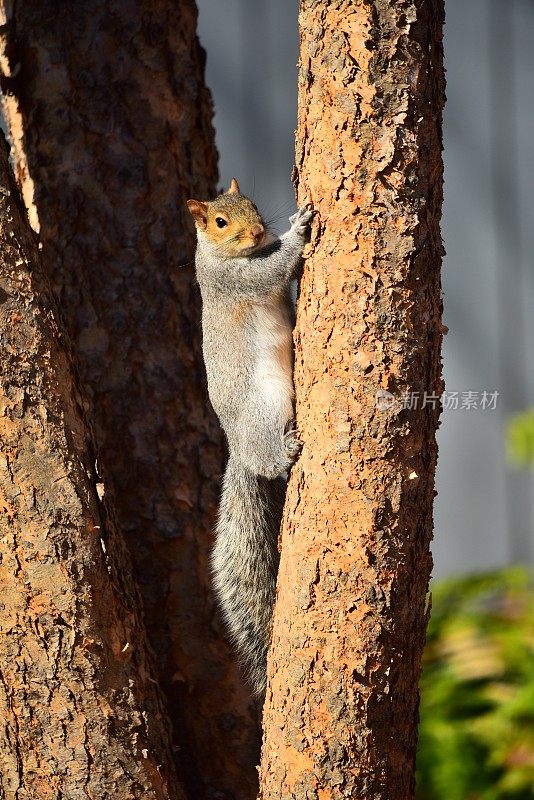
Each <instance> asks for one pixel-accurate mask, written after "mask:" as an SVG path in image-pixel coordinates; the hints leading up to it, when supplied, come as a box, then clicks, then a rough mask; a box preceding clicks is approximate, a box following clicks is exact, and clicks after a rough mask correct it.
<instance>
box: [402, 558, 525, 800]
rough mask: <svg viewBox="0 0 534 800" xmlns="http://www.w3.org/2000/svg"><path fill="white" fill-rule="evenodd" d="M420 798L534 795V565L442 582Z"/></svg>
mask: <svg viewBox="0 0 534 800" xmlns="http://www.w3.org/2000/svg"><path fill="white" fill-rule="evenodd" d="M432 606H433V611H432V617H431V621H430V625H429V631H428V637H427V647H426V651H425V659H424V669H423V676H422V680H421V727H420V738H419V752H418V759H417V769H418V795H417V796H418V799H419V800H534V588H533V585H532V582H531V580H530V577H529V575H528V573H527V572H526V570H523V569H521V568H510V569H506V570H503V571H501V572H496V573H492V574H490V575H481V576H474V577H473V576H470V577H466V578H461V579H456V580H449V581H443V582H440V583H439V584H437V585H436V586H435V587H434V588H433V599H432Z"/></svg>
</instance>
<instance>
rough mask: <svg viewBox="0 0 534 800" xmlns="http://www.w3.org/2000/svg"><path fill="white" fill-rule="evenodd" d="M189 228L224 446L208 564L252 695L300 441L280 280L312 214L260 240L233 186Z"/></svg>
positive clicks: (288, 312)
mask: <svg viewBox="0 0 534 800" xmlns="http://www.w3.org/2000/svg"><path fill="white" fill-rule="evenodd" d="M187 206H188V208H189V211H190V213H191V215H192V216H193V219H194V221H195V226H196V231H197V250H196V256H195V265H196V275H197V280H198V283H199V285H200V291H201V295H202V350H203V355H204V362H205V365H206V372H207V377H208V394H209V397H210V401H211V404H212V405H213V408H214V409H215V412H216V414H217V416H218V417H219V421H220V423H221V426H222V428H223V430H224V432H225V434H226V438H227V440H228V450H229V459H228V465H227V468H226V471H225V474H224V479H223V488H222V496H221V503H220V508H219V515H218V521H217V527H216V543H215V547H214V549H213V553H212V558H211V563H212V571H213V580H214V585H215V590H216V593H217V596H218V599H219V603H220V605H221V608H222V611H223V614H224V617H225V619H226V623H227V625H228V628H229V630H230V633H231V636H232V638H233V640H234V642H235V644H236V646H237V649H238V651H239V653H240V655H241V657H242V659H243V661H244V665H245V667H246V669H247V673H248V677H249V679H250V681H251V683H252V685H253V687H254V688H255V690H256V692H257V694H258V695H259V696H261V695H262V694H263V693H264V691H265V685H266V659H267V649H268V647H269V637H270V625H271V615H272V608H273V604H274V598H275V588H276V575H277V572H278V561H279V554H278V534H279V530H280V522H281V517H282V509H283V505H284V496H285V490H286V482H285V473H286V471H287V470H288V469H289V467H290V466H291V464H292V463H293V462H294V460H295V458H296V457H297V455H298V453H299V451H300V448H301V443H300V442H299V440H298V439H297V437H296V433H295V430H294V427H293V397H294V392H293V378H292V371H293V358H292V334H291V331H292V324H291V323H292V319H291V318H292V309H291V301H290V296H289V288H290V283H291V279H292V277H293V275H294V272H295V269H296V267H297V265H298V263H299V260H300V256H301V254H302V251H303V248H304V244H305V240H306V232H307V227H308V223H309V221H310V220H311V218H312V216H313V213H314V212H313V211H310V210H308V209H307V208H299V210H298V211H297V213H296V214H294V215H293V216H292V217H291V218H290V220H289V221H290V223H291V228H290V229H289V230H288V231H287V232H286V233H284V234H283V235H282V236H281V237H280V238H276V237H273V236H272V235H270V234H268V233H267V230H266V225H265V223H264V221H263V218H262V217H261V215H260V213H259V211H258V209H257V208H256V206H255V204H254V203H253V202H252V200H250V199H249V198H248V197H245V196H244V195H242V194H241V193H240V191H239V186H238V184H237V181H236V180H235V178H234V179H233V180H232V183H231V185H230V188H229V190H228V191H227V192H226V193H224V194H221V195H219V196H218V197H216V198H215V199H214V200H210V201H207V202H205V201H199V200H188V202H187Z"/></svg>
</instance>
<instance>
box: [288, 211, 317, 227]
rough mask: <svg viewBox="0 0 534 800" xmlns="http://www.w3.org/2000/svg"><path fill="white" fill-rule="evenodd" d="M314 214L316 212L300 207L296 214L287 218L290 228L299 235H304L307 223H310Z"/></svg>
mask: <svg viewBox="0 0 534 800" xmlns="http://www.w3.org/2000/svg"><path fill="white" fill-rule="evenodd" d="M316 213H317V212H316V211H314V210H313V209H310V208H308V207H307V206H301V208H299V209H298V211H297V213H296V214H293V216H291V217H289V222H290V224H291V227H292V228H293V229H296V230H297V231H298V232H299V233H306V228H307V226H308V223H309V222H311V220H312V219H313V217H314V215H315V214H316Z"/></svg>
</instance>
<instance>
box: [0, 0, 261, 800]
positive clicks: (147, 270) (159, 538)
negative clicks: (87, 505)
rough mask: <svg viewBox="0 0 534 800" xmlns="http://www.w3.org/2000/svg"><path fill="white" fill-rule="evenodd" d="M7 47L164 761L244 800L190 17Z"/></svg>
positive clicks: (183, 12) (129, 9)
mask: <svg viewBox="0 0 534 800" xmlns="http://www.w3.org/2000/svg"><path fill="white" fill-rule="evenodd" d="M1 5H2V6H3V7H4V9H6V8H8V6H10V5H11V4H8V3H2V4H1ZM2 42H3V49H4V56H3V59H2V68H3V73H4V75H3V88H4V92H5V95H6V104H5V105H6V112H7V118H8V122H9V126H10V131H11V134H12V137H13V140H14V142H15V144H16V148H17V149H16V165H17V168H18V176H19V179H20V181H21V184H22V186H23V188H24V190H25V197H26V199H27V202H28V203H29V205H30V211H31V212H32V214H33V216H34V218H35V220H36V224H38V225H39V226H40V236H41V241H42V245H43V258H44V262H45V267H46V269H47V271H48V272H49V274H50V276H51V278H52V282H53V288H54V292H55V294H56V297H57V298H58V301H59V304H60V306H61V311H62V314H63V315H64V317H65V321H66V324H67V327H68V330H69V332H70V334H71V336H72V339H73V342H74V347H75V354H76V359H77V363H78V364H79V368H80V374H81V379H82V383H83V386H84V388H85V390H86V393H87V396H88V398H89V403H88V406H87V414H88V415H89V416H90V417H91V419H93V420H94V422H95V426H96V430H97V435H98V443H99V452H100V455H101V461H102V465H103V467H104V468H105V469H106V471H107V474H108V476H109V477H108V480H109V481H110V483H111V484H112V485H113V487H114V490H115V496H116V502H117V514H118V519H119V521H120V524H121V526H122V527H123V529H124V530H125V532H126V535H127V538H128V544H129V546H130V549H131V551H132V554H133V556H134V560H135V565H136V573H137V576H138V580H139V583H140V586H141V589H142V592H143V596H144V604H145V609H146V619H147V628H148V632H149V636H150V639H151V642H152V645H153V647H154V650H155V652H156V654H157V658H158V665H159V674H160V676H161V679H162V686H163V688H164V690H165V693H166V695H167V698H168V701H169V707H170V712H171V716H172V721H173V725H174V743H175V749H176V756H177V759H178V761H179V763H180V768H181V770H182V771H183V774H184V776H185V780H186V782H187V787H188V791H189V794H190V796H191V797H194V798H195V800H200V798H202V797H205V796H208V795H209V796H210V797H211V796H215V795H216V794H217V793H219V794H220V796H221V797H222V796H225V797H226V796H227V795H231V796H235V797H236V798H239V800H246V799H247V798H251V797H253V796H254V794H255V792H256V789H257V775H256V772H255V769H254V764H255V763H257V758H258V752H259V741H258V735H257V727H256V721H255V718H254V709H253V708H252V707H251V701H250V695H249V691H248V688H247V687H246V685H245V684H244V680H243V676H242V674H241V671H240V669H239V667H238V665H237V663H236V658H235V654H234V653H233V651H232V650H231V648H230V647H229V646H228V644H227V640H226V634H225V631H224V630H223V626H222V623H221V622H220V620H219V618H218V616H217V614H216V611H215V607H214V601H213V594H212V586H211V577H210V575H209V567H208V553H209V549H210V547H211V544H212V529H213V524H214V517H215V510H216V507H217V502H218V494H219V478H220V475H221V471H222V457H221V439H220V434H219V428H218V425H217V422H216V421H215V420H214V418H213V416H212V414H211V412H210V410H209V405H208V401H207V396H206V392H205V388H204V387H205V383H204V378H203V368H202V360H201V353H200V325H199V298H198V292H197V288H196V285H195V282H194V276H193V265H192V258H193V251H194V234H193V230H192V225H191V223H190V221H189V218H188V213H187V209H186V208H185V200H186V199H187V198H188V197H202V198H207V197H210V196H213V194H214V192H215V181H216V178H217V168H216V151H215V148H214V144H213V130H212V126H211V116H212V107H211V98H210V95H209V93H208V91H207V90H206V88H205V85H204V79H203V59H204V55H203V52H202V51H201V49H200V47H199V45H198V41H197V39H196V8H195V4H194V2H193V0H181V2H179V3H173V2H167V0H165V1H164V0H141V2H139V1H138V0H121V2H114V1H113V0H80V2H75V3H66V2H57V1H56V0H25V2H16V3H15V4H13V10H12V11H11V13H10V14H9V15H7V24H6V26H5V27H4V28H3V30H2ZM32 196H33V200H31V198H32Z"/></svg>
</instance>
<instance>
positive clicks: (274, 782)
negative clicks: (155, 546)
mask: <svg viewBox="0 0 534 800" xmlns="http://www.w3.org/2000/svg"><path fill="white" fill-rule="evenodd" d="M442 21H443V3H442V0H421V1H420V2H417V3H416V2H411V1H410V0H402V2H396V3H392V2H390V0H369V2H366V3H356V2H353V0H340V2H336V3H329V2H316V1H315V0H314V1H313V2H312V0H301V6H300V31H301V52H300V75H299V121H298V132H297V159H296V160H297V167H298V172H297V186H298V199H299V205H301V204H303V203H304V202H305V201H311V202H312V203H313V205H314V207H315V208H316V209H317V210H318V212H319V216H318V221H317V222H316V225H315V231H314V234H315V238H314V240H313V242H312V245H311V247H310V254H309V257H308V258H307V260H306V262H305V268H304V275H303V279H302V282H301V286H300V298H299V303H298V320H297V327H296V375H295V381H296V392H297V425H298V428H299V431H300V433H301V438H302V439H303V441H304V448H303V451H302V455H301V457H300V459H299V461H298V463H297V465H296V466H295V467H294V468H293V470H292V474H291V479H290V482H289V488H288V495H287V500H286V509H285V520H284V526H283V532H282V560H281V566H280V575H279V581H278V597H277V603H276V609H275V616H274V628H273V640H272V649H271V653H270V658H269V679H270V686H269V689H268V691H267V700H266V706H265V736H264V748H263V759H262V774H261V785H262V789H261V797H262V798H263V800H289V798H295V800H296V799H297V798H298V800H301V798H316V800H327V798H328V800H334V799H335V800H337V798H351V800H356V799H357V798H359V799H360V800H364V798H366V799H367V798H373V800H408V799H409V798H413V797H414V786H415V781H414V774H415V747H416V738H417V708H418V678H419V668H420V660H421V652H422V648H423V642H424V635H425V627H426V621H427V609H426V593H427V589H428V580H429V576H430V570H431V563H432V562H431V556H430V552H429V545H430V540H431V537H432V505H433V498H434V470H435V464H436V455H437V448H436V441H435V432H436V428H437V425H438V416H439V404H437V403H436V401H435V399H431V400H430V401H427V403H426V405H425V407H423V398H424V392H427V393H428V394H429V395H436V394H439V393H440V392H441V385H442V384H441V361H440V346H441V338H442V326H441V297H440V263H441V254H442V245H441V238H440V231H439V220H440V212H441V200H442V161H441V110H442V105H443V100H444V79H443V67H442V50H441V35H442ZM383 392H386V393H390V394H386V395H385V396H382V394H381V393H383ZM412 392H417V393H418V395H417V397H418V403H417V407H414V408H409V407H407V408H404V407H403V406H404V405H406V404H405V403H403V401H402V398H403V396H404V395H406V394H408V395H410V393H412ZM381 397H382V402H377V400H380V398H381ZM408 405H409V404H408ZM434 405H435V406H436V407H435V408H434V407H433V406H434Z"/></svg>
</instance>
